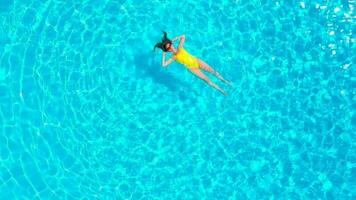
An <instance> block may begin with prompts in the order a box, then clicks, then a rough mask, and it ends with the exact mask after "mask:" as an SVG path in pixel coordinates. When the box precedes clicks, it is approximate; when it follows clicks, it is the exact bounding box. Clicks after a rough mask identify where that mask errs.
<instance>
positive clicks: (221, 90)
mask: <svg viewBox="0 0 356 200" xmlns="http://www.w3.org/2000/svg"><path fill="white" fill-rule="evenodd" d="M189 70H190V71H191V72H192V73H193V74H195V75H196V76H198V77H199V78H201V79H203V80H204V81H206V82H207V83H208V84H209V85H210V86H212V87H214V88H215V89H217V90H219V91H220V92H221V93H223V94H224V95H225V96H227V93H226V92H225V91H224V90H223V89H221V88H220V87H219V86H218V85H216V84H215V83H213V82H212V81H211V80H210V79H209V78H208V77H207V76H206V75H205V74H203V72H201V71H200V69H199V68H196V69H189Z"/></svg>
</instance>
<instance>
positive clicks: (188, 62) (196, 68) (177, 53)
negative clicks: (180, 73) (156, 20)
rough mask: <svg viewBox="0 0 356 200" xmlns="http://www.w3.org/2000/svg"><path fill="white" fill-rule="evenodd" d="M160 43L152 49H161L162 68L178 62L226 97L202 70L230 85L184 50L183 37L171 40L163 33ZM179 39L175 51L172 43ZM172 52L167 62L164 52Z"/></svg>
mask: <svg viewBox="0 0 356 200" xmlns="http://www.w3.org/2000/svg"><path fill="white" fill-rule="evenodd" d="M163 33H164V35H163V39H162V42H159V43H157V44H156V45H155V47H154V49H156V47H158V48H160V49H162V51H163V52H162V66H164V67H166V66H167V65H169V64H170V63H171V62H172V61H173V60H176V61H178V62H179V63H181V64H183V65H185V66H186V67H187V68H188V69H189V70H190V72H192V73H193V74H195V75H196V76H198V77H199V78H201V79H202V80H204V81H206V82H207V83H208V84H209V85H210V86H212V87H214V88H215V89H217V90H219V91H220V92H221V93H223V94H224V95H227V93H226V92H225V91H224V90H223V89H221V88H220V87H219V86H218V85H216V84H215V83H213V82H212V81H211V80H210V79H209V78H208V77H207V76H206V75H205V74H203V72H202V70H201V69H203V70H206V71H208V72H210V73H212V74H214V75H215V76H216V77H217V78H218V79H220V80H222V81H223V82H225V83H226V84H229V85H231V83H230V82H229V81H227V80H225V79H224V78H223V77H222V76H221V75H220V74H219V73H218V72H217V71H215V70H214V69H213V68H212V67H210V66H209V65H208V64H206V63H205V62H204V61H202V60H200V59H199V58H196V57H194V56H192V55H191V54H189V53H188V52H187V51H186V50H185V49H184V48H183V45H184V41H185V36H184V35H181V36H177V37H175V38H173V39H172V40H170V39H168V38H167V33H166V32H164V31H163ZM178 39H180V42H179V45H178V48H177V49H175V48H174V46H173V42H174V41H175V40H178ZM168 51H170V52H172V53H173V56H171V57H170V58H169V59H168V60H166V59H165V56H166V53H165V52H168Z"/></svg>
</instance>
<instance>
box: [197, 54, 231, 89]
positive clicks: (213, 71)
mask: <svg viewBox="0 0 356 200" xmlns="http://www.w3.org/2000/svg"><path fill="white" fill-rule="evenodd" d="M197 60H198V63H199V65H200V68H202V69H204V70H206V71H208V72H210V73H212V74H214V75H215V76H216V77H217V78H218V79H220V80H222V81H223V82H224V83H226V84H228V85H231V82H230V81H227V80H225V79H224V78H223V77H222V76H221V75H220V74H219V73H218V72H217V71H215V70H214V69H213V68H212V67H210V65H208V64H207V63H205V62H204V61H202V60H200V59H199V58H197Z"/></svg>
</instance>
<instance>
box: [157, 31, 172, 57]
mask: <svg viewBox="0 0 356 200" xmlns="http://www.w3.org/2000/svg"><path fill="white" fill-rule="evenodd" d="M162 32H163V38H162V42H158V43H157V44H156V45H155V47H154V49H153V50H156V47H158V48H160V49H162V51H164V52H167V51H168V49H166V44H170V45H172V40H170V39H168V38H167V33H166V32H165V31H162Z"/></svg>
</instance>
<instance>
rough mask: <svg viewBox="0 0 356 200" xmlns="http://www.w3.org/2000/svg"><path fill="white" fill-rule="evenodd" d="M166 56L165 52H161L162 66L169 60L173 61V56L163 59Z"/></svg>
mask: <svg viewBox="0 0 356 200" xmlns="http://www.w3.org/2000/svg"><path fill="white" fill-rule="evenodd" d="M165 57H166V53H165V52H162V66H163V67H166V66H167V65H169V64H171V62H172V61H173V56H172V57H170V58H168V60H165Z"/></svg>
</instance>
